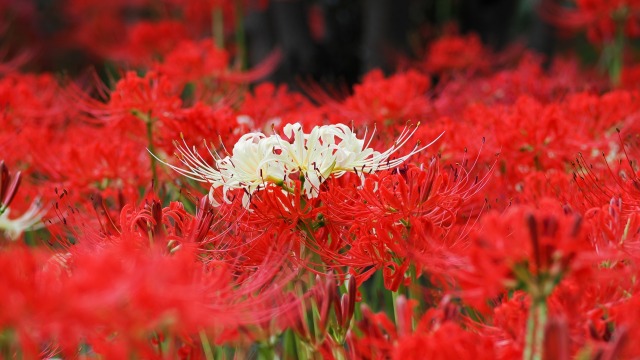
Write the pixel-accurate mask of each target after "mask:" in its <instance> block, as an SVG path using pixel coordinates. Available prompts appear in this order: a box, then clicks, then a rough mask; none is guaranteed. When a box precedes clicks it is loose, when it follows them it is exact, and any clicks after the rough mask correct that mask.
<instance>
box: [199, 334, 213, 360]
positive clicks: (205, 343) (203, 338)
mask: <svg viewBox="0 0 640 360" xmlns="http://www.w3.org/2000/svg"><path fill="white" fill-rule="evenodd" d="M200 342H201V343H202V350H203V351H204V358H205V359H207V360H214V357H213V351H212V350H211V344H209V339H207V334H205V332H204V330H201V331H200Z"/></svg>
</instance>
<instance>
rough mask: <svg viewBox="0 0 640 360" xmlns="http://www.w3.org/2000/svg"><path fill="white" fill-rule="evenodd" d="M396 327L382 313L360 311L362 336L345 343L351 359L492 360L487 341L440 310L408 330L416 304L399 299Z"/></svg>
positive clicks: (493, 349)
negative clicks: (470, 357)
mask: <svg viewBox="0 0 640 360" xmlns="http://www.w3.org/2000/svg"><path fill="white" fill-rule="evenodd" d="M396 303H397V317H396V324H394V323H393V322H392V321H391V320H389V319H388V318H387V316H386V314H384V313H378V314H373V313H372V312H371V311H370V310H369V309H367V308H366V307H363V309H362V313H363V319H362V320H361V321H359V322H358V323H357V327H358V329H359V330H360V332H361V333H362V335H361V336H358V337H356V336H355V335H354V334H352V335H351V336H350V337H349V339H348V344H349V347H350V348H351V350H352V352H351V354H350V355H351V357H352V358H354V359H377V358H382V357H392V358H393V359H422V358H424V357H428V358H429V359H452V358H465V357H467V356H469V355H472V356H474V358H480V359H495V358H496V350H495V348H494V344H493V342H492V341H491V339H489V338H487V337H484V336H482V335H481V334H477V333H474V332H472V330H464V329H463V328H462V327H460V325H458V324H456V323H455V322H454V321H453V320H454V319H452V318H449V317H448V315H447V314H448V313H447V312H446V311H445V310H444V309H432V310H430V311H428V312H427V313H425V314H424V315H423V316H422V318H421V319H420V321H419V323H418V325H417V327H416V328H415V329H412V325H411V324H412V322H413V321H414V320H415V315H414V308H415V306H416V303H415V302H414V301H410V300H409V301H408V300H406V299H405V298H404V297H403V296H400V297H398V299H397V301H396Z"/></svg>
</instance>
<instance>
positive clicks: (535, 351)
mask: <svg viewBox="0 0 640 360" xmlns="http://www.w3.org/2000/svg"><path fill="white" fill-rule="evenodd" d="M546 324H547V299H546V298H543V299H534V300H533V303H532V304H531V308H530V309H529V319H528V320H527V334H526V338H525V341H526V342H525V347H524V351H523V359H524V360H542V352H543V351H542V350H543V349H542V346H543V343H544V329H545V326H546Z"/></svg>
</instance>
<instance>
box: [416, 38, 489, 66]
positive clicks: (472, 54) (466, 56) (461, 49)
mask: <svg viewBox="0 0 640 360" xmlns="http://www.w3.org/2000/svg"><path fill="white" fill-rule="evenodd" d="M487 53H488V51H487V50H486V49H484V47H483V46H482V42H481V41H480V37H479V36H478V35H475V34H470V35H467V36H456V35H447V36H443V37H441V38H438V39H436V40H435V41H434V42H433V43H431V45H430V46H429V50H428V51H427V53H426V54H425V60H424V68H425V69H426V70H427V71H428V72H431V73H435V74H439V75H445V74H448V73H452V72H465V71H466V72H471V73H473V72H474V71H477V70H482V69H484V68H486V67H487V66H488V64H487V63H486V59H487Z"/></svg>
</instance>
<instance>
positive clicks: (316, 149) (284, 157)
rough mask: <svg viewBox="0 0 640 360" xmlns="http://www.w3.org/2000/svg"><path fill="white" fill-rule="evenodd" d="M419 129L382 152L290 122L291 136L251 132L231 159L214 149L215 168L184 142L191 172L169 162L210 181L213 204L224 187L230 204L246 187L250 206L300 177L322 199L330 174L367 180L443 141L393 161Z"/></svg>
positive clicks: (339, 132)
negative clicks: (232, 193)
mask: <svg viewBox="0 0 640 360" xmlns="http://www.w3.org/2000/svg"><path fill="white" fill-rule="evenodd" d="M416 129H417V127H416V128H414V129H413V131H411V130H409V129H406V128H405V129H404V131H403V132H402V133H401V134H400V136H399V138H398V139H397V140H396V142H395V143H394V145H393V146H392V147H391V148H389V149H388V150H386V151H384V152H378V151H375V150H373V149H371V148H369V143H370V141H371V138H372V137H373V134H372V136H371V137H370V138H369V142H367V143H365V140H364V139H359V138H357V137H356V135H355V134H354V133H353V131H352V130H351V129H350V128H349V127H347V126H345V125H342V124H338V125H325V126H316V127H314V128H313V129H312V130H311V132H310V133H309V134H305V133H304V132H303V131H302V126H301V125H300V124H298V123H296V124H288V125H286V126H285V127H284V129H283V130H284V131H283V132H284V136H285V137H286V138H282V137H281V136H280V135H277V134H276V135H271V136H266V135H264V134H263V133H249V134H246V135H244V136H242V137H241V138H240V140H238V142H237V143H236V144H235V145H234V147H233V152H232V154H231V155H230V156H226V157H224V158H221V157H220V156H219V155H218V154H217V153H211V151H210V153H211V156H212V157H213V159H214V165H209V164H207V163H206V162H205V161H204V160H203V159H202V157H201V156H200V155H199V154H198V152H197V151H196V149H195V147H192V148H191V149H190V148H189V147H188V146H187V145H186V143H184V140H183V143H184V146H181V145H176V148H177V152H178V158H179V159H180V161H181V162H182V163H183V164H184V165H185V166H186V167H187V169H182V168H180V167H177V166H174V165H170V164H167V163H165V164H167V165H168V166H170V167H171V168H172V169H174V170H176V171H177V172H179V173H180V174H182V175H185V176H187V177H189V178H191V179H194V180H197V181H205V182H208V183H210V184H211V191H210V193H209V199H210V201H211V202H212V204H213V205H214V206H218V205H219V204H218V202H217V201H215V199H214V196H213V193H214V190H215V189H217V188H219V187H222V188H223V198H224V199H225V201H227V202H229V201H230V200H229V199H228V196H227V193H228V191H229V190H233V189H243V190H244V192H245V194H244V197H243V204H244V205H245V207H248V205H249V200H250V196H251V195H252V194H253V193H254V192H256V191H258V190H261V189H263V188H264V187H265V186H266V184H267V183H274V184H276V185H280V186H282V187H283V189H287V190H289V189H290V186H291V185H292V183H293V179H296V178H297V179H300V180H301V181H302V182H303V189H302V190H303V192H304V194H305V195H306V196H307V197H308V198H313V197H316V196H317V195H318V191H319V188H320V185H321V184H322V182H324V180H326V179H327V178H328V177H329V176H331V175H334V176H336V177H338V176H342V175H344V174H345V173H346V172H356V173H358V175H359V176H360V177H361V178H363V177H364V174H365V173H371V172H375V171H379V170H386V169H391V168H393V167H396V166H398V165H400V164H401V163H403V162H404V161H406V160H407V158H409V157H410V156H411V155H413V154H415V153H417V152H420V151H422V150H424V149H425V148H427V147H428V146H430V145H431V144H433V143H434V142H435V141H436V140H438V139H439V138H440V137H438V138H437V139H436V140H434V141H433V142H431V143H429V144H427V145H425V146H423V147H418V146H416V147H415V148H414V149H413V150H412V151H411V152H410V153H409V154H407V155H404V156H401V157H398V158H392V156H394V155H395V154H396V153H397V151H398V150H399V149H400V147H402V146H404V145H405V144H406V143H407V142H408V141H409V139H410V138H411V136H412V135H413V134H414V133H415V131H416ZM441 136H442V135H441ZM365 137H366V134H365ZM154 156H155V155H154ZM158 160H160V159H158ZM160 161H162V160H160ZM162 162H163V161H162ZM163 163H164V162H163Z"/></svg>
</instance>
